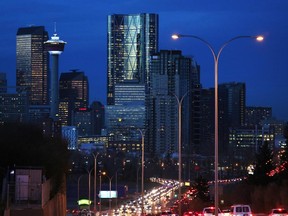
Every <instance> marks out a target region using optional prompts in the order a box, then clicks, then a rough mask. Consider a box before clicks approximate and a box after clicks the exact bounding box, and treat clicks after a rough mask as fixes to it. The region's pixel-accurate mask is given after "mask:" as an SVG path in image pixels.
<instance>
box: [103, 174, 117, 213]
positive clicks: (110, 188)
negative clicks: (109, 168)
mask: <svg viewBox="0 0 288 216" xmlns="http://www.w3.org/2000/svg"><path fill="white" fill-rule="evenodd" d="M102 174H103V176H106V177H107V178H108V179H109V193H110V194H109V214H111V201H112V200H111V190H112V179H113V177H114V176H112V177H109V176H108V175H107V173H106V172H103V173H102Z"/></svg>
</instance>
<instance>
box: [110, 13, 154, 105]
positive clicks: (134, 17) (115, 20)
mask: <svg viewBox="0 0 288 216" xmlns="http://www.w3.org/2000/svg"><path fill="white" fill-rule="evenodd" d="M157 50H158V15H157V14H146V13H143V14H113V15H109V16H108V47H107V52H108V65H107V105H114V104H115V85H116V84H117V83H122V82H125V81H136V82H138V83H140V84H145V83H147V82H148V80H149V59H150V55H151V54H152V53H155V52H156V51H157Z"/></svg>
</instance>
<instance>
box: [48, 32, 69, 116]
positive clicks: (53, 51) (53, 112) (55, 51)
mask: <svg viewBox="0 0 288 216" xmlns="http://www.w3.org/2000/svg"><path fill="white" fill-rule="evenodd" d="M65 44H66V42H64V41H62V40H60V38H59V36H57V34H56V33H54V35H53V36H52V37H51V39H50V40H48V41H46V42H45V47H46V50H47V51H48V52H49V53H50V55H51V56H52V70H51V84H50V88H51V91H50V92H51V93H50V117H51V118H52V119H53V120H55V121H56V120H58V112H59V83H58V77H59V75H58V74H59V72H58V71H59V63H58V61H59V55H60V54H61V53H62V52H63V51H64V46H65Z"/></svg>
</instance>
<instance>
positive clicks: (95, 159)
mask: <svg viewBox="0 0 288 216" xmlns="http://www.w3.org/2000/svg"><path fill="white" fill-rule="evenodd" d="M92 155H93V157H94V212H95V213H96V187H97V186H96V176H97V175H96V174H97V157H98V156H99V153H98V152H97V154H96V155H95V154H94V153H93V152H92Z"/></svg>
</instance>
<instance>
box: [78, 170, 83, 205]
mask: <svg viewBox="0 0 288 216" xmlns="http://www.w3.org/2000/svg"><path fill="white" fill-rule="evenodd" d="M82 176H83V175H80V176H79V177H78V191H77V192H78V200H77V201H79V200H80V187H79V184H80V179H81V178H82ZM78 209H79V205H78Z"/></svg>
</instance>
